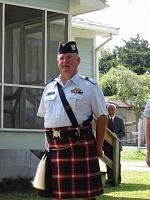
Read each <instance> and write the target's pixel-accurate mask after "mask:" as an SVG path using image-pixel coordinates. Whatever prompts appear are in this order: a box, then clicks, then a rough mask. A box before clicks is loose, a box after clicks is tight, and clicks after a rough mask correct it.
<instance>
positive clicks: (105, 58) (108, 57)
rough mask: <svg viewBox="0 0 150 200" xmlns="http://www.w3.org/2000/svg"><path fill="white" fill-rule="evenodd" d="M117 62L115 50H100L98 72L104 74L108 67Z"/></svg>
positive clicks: (114, 65) (115, 64)
mask: <svg viewBox="0 0 150 200" xmlns="http://www.w3.org/2000/svg"><path fill="white" fill-rule="evenodd" d="M118 64H119V62H118V61H117V57H116V54H115V51H113V52H111V51H110V50H109V49H108V50H102V51H101V57H100V58H99V72H100V74H106V73H107V72H108V70H109V69H111V68H113V67H116V66H117V65H118Z"/></svg>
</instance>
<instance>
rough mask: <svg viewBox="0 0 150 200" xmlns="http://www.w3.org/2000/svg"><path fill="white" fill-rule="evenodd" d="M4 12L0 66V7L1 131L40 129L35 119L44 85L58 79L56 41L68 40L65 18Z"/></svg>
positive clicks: (0, 29)
mask: <svg viewBox="0 0 150 200" xmlns="http://www.w3.org/2000/svg"><path fill="white" fill-rule="evenodd" d="M4 10H5V11H4V12H5V13H4V15H5V42H4V47H5V48H4V49H5V50H4V64H3V65H2V32H3V27H2V15H3V12H2V4H0V15H1V16H0V20H1V21H0V63H1V65H0V92H1V94H3V102H0V105H1V106H2V105H3V112H2V111H1V110H0V112H1V115H0V116H3V118H2V119H3V121H2V123H1V124H2V127H1V128H23V129H40V128H43V119H41V118H38V117H37V116H36V114H37V109H38V106H39V103H40V99H41V95H42V92H43V86H44V84H45V83H46V82H47V81H48V80H49V78H51V77H53V76H56V75H58V71H57V63H56V56H57V48H58V43H59V41H66V40H67V38H68V35H67V32H68V29H67V23H68V22H67V15H63V14H60V13H55V12H50V11H48V12H47V11H44V10H38V9H33V8H32V9H31V8H25V7H21V6H13V5H8V4H6V5H5V9H4ZM46 12H47V15H46ZM45 16H47V20H46V21H47V26H46V27H45ZM46 30H47V31H46ZM46 34H47V36H46ZM45 36H46V37H45ZM45 49H47V55H45ZM45 58H47V59H45ZM2 66H3V67H4V74H2ZM2 80H4V81H3V82H2ZM2 88H3V89H2Z"/></svg>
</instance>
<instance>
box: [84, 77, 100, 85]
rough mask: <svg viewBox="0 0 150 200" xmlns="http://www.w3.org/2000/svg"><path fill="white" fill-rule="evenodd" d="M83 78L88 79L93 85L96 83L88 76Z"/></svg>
mask: <svg viewBox="0 0 150 200" xmlns="http://www.w3.org/2000/svg"><path fill="white" fill-rule="evenodd" d="M85 80H87V81H89V82H90V83H92V84H93V85H95V84H97V82H96V81H94V80H93V79H91V78H89V77H87V76H86V77H85Z"/></svg>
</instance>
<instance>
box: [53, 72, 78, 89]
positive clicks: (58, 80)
mask: <svg viewBox="0 0 150 200" xmlns="http://www.w3.org/2000/svg"><path fill="white" fill-rule="evenodd" d="M79 77H80V75H79V73H76V74H75V75H74V76H73V77H72V78H71V79H70V80H68V82H70V81H72V82H74V83H75V84H78V82H79ZM57 82H58V83H59V84H60V85H62V86H63V83H62V80H61V78H60V75H59V77H58V78H57ZM57 82H56V83H57Z"/></svg>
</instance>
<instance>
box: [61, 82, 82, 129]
mask: <svg viewBox="0 0 150 200" xmlns="http://www.w3.org/2000/svg"><path fill="white" fill-rule="evenodd" d="M57 87H58V92H59V96H60V99H61V101H62V104H63V106H64V109H65V111H66V113H67V115H68V117H69V119H70V122H71V123H72V126H73V127H75V128H77V127H79V124H78V122H77V119H76V117H75V115H74V113H73V111H72V109H71V107H70V105H69V103H68V101H67V99H66V96H65V94H64V91H63V89H62V86H61V85H60V84H59V83H58V82H57Z"/></svg>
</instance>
